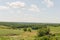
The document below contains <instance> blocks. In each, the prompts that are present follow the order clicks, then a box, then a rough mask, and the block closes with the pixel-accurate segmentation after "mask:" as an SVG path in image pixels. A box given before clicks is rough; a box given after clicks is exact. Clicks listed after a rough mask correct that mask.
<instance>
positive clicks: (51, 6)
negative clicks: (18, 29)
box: [0, 0, 60, 23]
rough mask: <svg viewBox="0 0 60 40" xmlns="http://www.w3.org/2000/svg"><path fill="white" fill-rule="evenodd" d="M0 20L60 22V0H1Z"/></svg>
mask: <svg viewBox="0 0 60 40" xmlns="http://www.w3.org/2000/svg"><path fill="white" fill-rule="evenodd" d="M0 21H5V22H44V23H60V0H0Z"/></svg>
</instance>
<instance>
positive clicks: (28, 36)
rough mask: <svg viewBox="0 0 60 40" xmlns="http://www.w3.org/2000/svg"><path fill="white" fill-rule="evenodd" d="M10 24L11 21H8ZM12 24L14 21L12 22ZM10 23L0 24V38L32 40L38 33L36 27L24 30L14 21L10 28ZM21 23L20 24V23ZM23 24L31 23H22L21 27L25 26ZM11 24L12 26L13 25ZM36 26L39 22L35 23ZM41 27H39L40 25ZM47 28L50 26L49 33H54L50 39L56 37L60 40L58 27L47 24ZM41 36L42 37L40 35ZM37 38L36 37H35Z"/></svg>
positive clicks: (1, 39)
mask: <svg viewBox="0 0 60 40" xmlns="http://www.w3.org/2000/svg"><path fill="white" fill-rule="evenodd" d="M9 24H10V25H12V24H11V23H9ZM13 24H14V23H13ZM10 25H7V26H6V25H5V24H3V25H0V40H34V39H35V38H36V36H37V33H38V29H37V30H36V28H35V27H34V28H35V30H33V29H31V32H29V31H24V30H23V29H24V28H17V27H16V26H19V24H18V25H16V23H15V24H14V26H15V25H16V26H15V28H11V26H10ZM21 25H22V24H21ZM25 25H28V26H31V25H32V24H30V25H29V24H24V26H23V27H26V26H25ZM34 25H35V24H34ZM34 25H33V26H34ZM14 26H13V27H14ZM35 26H36V27H39V26H40V25H39V24H36V25H35ZM29 28H30V27H28V28H27V29H29ZM40 28H41V27H40ZM48 28H50V33H52V34H55V36H53V37H51V38H53V39H52V40H55V39H54V38H57V39H58V40H60V27H59V26H57V27H54V26H51V27H50V26H48ZM40 38H42V37H40ZM37 40H38V39H37Z"/></svg>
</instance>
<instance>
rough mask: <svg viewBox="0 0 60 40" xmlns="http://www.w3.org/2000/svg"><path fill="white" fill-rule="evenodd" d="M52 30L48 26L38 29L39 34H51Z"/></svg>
mask: <svg viewBox="0 0 60 40" xmlns="http://www.w3.org/2000/svg"><path fill="white" fill-rule="evenodd" d="M49 32H50V30H49V29H48V28H41V29H39V30H38V36H39V37H40V36H45V35H49Z"/></svg>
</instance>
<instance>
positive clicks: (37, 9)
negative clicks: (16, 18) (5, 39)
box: [29, 5, 40, 12]
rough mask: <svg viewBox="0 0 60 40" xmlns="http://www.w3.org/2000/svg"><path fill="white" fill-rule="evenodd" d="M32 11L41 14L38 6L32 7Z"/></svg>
mask: <svg viewBox="0 0 60 40" xmlns="http://www.w3.org/2000/svg"><path fill="white" fill-rule="evenodd" d="M29 10H30V11H34V12H40V10H39V8H38V7H37V5H31V7H30V8H29Z"/></svg>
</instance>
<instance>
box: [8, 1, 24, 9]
mask: <svg viewBox="0 0 60 40" xmlns="http://www.w3.org/2000/svg"><path fill="white" fill-rule="evenodd" d="M7 4H8V5H9V6H10V7H13V8H21V7H24V6H25V3H23V2H20V1H16V2H11V3H9V2H8V3H7Z"/></svg>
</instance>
